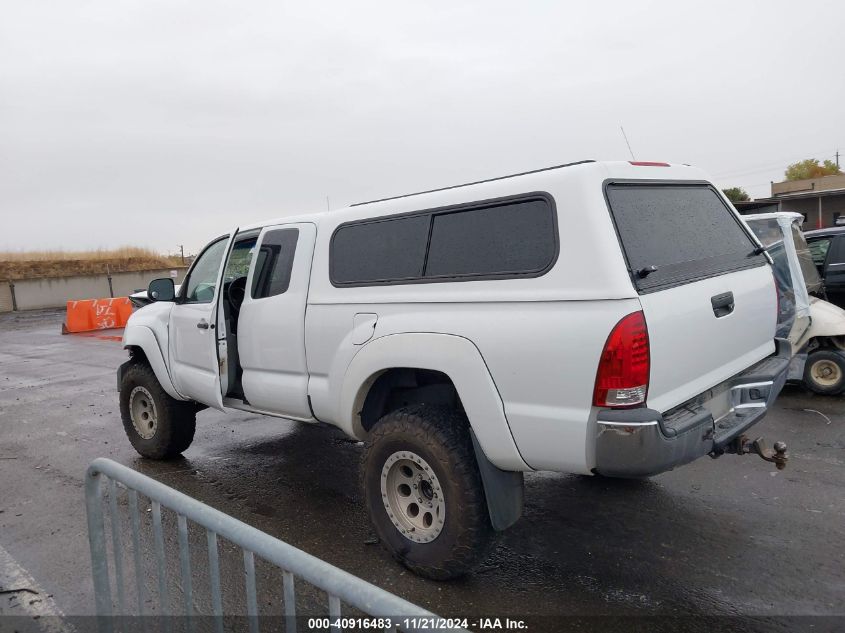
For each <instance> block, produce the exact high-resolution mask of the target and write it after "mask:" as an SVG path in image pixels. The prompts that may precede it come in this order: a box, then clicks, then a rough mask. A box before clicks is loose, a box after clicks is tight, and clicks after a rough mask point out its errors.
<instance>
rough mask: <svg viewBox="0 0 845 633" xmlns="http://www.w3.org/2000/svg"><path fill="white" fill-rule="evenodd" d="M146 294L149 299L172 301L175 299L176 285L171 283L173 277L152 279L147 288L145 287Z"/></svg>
mask: <svg viewBox="0 0 845 633" xmlns="http://www.w3.org/2000/svg"><path fill="white" fill-rule="evenodd" d="M147 296H149V298H150V301H174V300H175V299H176V287H175V286H174V285H173V279H171V278H170V277H163V278H161V279H153V280H152V281H151V282H150V286H149V288H147Z"/></svg>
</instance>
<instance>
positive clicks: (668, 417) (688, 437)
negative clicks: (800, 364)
mask: <svg viewBox="0 0 845 633" xmlns="http://www.w3.org/2000/svg"><path fill="white" fill-rule="evenodd" d="M776 343H777V350H776V352H775V354H774V355H772V356H769V357H768V358H765V359H763V360H762V361H760V362H759V363H757V364H756V365H752V366H751V367H749V368H748V369H746V370H745V371H743V372H741V373H739V374H737V375H735V376H733V377H731V378H729V379H728V380H726V381H725V382H723V383H721V384H720V385H717V386H715V387H713V389H710V390H708V391H707V392H705V393H702V394H699V395H698V396H696V397H695V398H692V399H690V400H689V401H687V402H685V403H684V404H682V405H681V406H679V407H676V408H675V409H673V410H672V411H669V412H666V413H660V412H658V411H655V410H653V409H621V410H619V409H616V410H613V409H600V410H599V412H598V416H597V418H596V422H597V426H598V434H597V437H596V466H595V468H594V471H595V472H596V473H598V474H601V475H607V476H609V477H647V476H649V475H656V474H658V473H662V472H665V471H667V470H671V469H673V468H675V467H677V466H681V465H683V464H687V463H689V462H691V461H693V460H695V459H698V458H699V457H702V456H704V455H708V454H710V453H713V452H716V453H718V452H720V451H721V449H722V448H723V447H724V446H726V445H727V444H729V443H730V442H731V441H732V440H733V439H734V438H736V437H737V436H739V435H741V434H742V433H744V432H745V431H746V430H748V429H749V428H750V427H751V426H753V425H754V424H756V423H757V422H759V421H760V420H762V419H763V417H764V416H765V415H766V412H767V411H768V410H769V408H770V407H771V406H772V404H773V403H774V401H775V399H776V398H777V396H778V394H779V393H780V391H781V389H782V388H783V385H784V383H786V379H787V375H788V373H789V361H790V356H791V350H790V345H789V342H788V341H785V340H782V339H776ZM714 411H715V412H724V413H721V414H717V416H714V413H713V412H714Z"/></svg>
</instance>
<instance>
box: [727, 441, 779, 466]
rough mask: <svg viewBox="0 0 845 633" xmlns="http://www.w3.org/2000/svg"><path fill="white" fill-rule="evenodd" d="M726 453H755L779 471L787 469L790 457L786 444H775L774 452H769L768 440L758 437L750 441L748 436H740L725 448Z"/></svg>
mask: <svg viewBox="0 0 845 633" xmlns="http://www.w3.org/2000/svg"><path fill="white" fill-rule="evenodd" d="M725 452H726V453H734V454H736V455H749V454H751V453H754V454H755V455H759V456H760V457H761V458H762V459H764V460H766V461H767V462H772V463H773V464H774V465H775V467H776V468H777V469H778V470H783V469H784V468H786V462H787V461H789V455H788V454H787V452H786V442H775V445H774V450H769V449H768V448H767V447H766V440H764V439H763V438H762V437H758V438H757V439H756V440H750V439H748V437H747V436H746V435H740V436H739V437H737V438H736V439H735V440H734V441H733V442H731V443H730V444H729V445H728V446H726V447H725Z"/></svg>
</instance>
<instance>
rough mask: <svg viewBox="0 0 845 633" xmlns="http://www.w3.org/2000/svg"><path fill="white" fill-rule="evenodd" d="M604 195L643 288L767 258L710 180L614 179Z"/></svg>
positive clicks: (630, 265) (636, 281)
mask: <svg viewBox="0 0 845 633" xmlns="http://www.w3.org/2000/svg"><path fill="white" fill-rule="evenodd" d="M605 195H606V197H607V203H608V207H609V208H610V213H611V216H612V218H613V222H614V224H615V226H616V232H617V234H618V236H619V241H620V243H621V245H622V250H623V252H624V254H625V259H626V261H627V263H628V270H629V272H630V274H631V279H632V281H633V283H634V287H635V288H636V289H637V290H638V291H639V292H640V294H645V293H648V292H655V291H658V290H663V289H666V288H670V287H673V286H680V285H683V284H687V283H690V282H693V281H697V280H700V279H705V278H707V277H714V276H716V275H722V274H725V273H728V272H733V271H736V270H742V269H745V268H754V267H756V266H763V265H765V264H766V263H767V260H766V258H765V256H764V255H763V254H762V253H755V251H756V249H757V244H756V242H754V240H753V239H752V237H751V235H750V233H749V231H748V230H747V229H746V227H744V226H743V225H742V223H741V221H740V220H739V219H738V218H737V217H736V215H735V214H734V212H733V211H731V209H730V208H729V207H728V206H727V205H726V204H725V202H724V201H723V200H722V198H721V196H720V195H719V194H718V193H717V191H716V190H715V189H714V188H713V186H712V185H710V184H708V183H683V182H681V183H679V182H649V181H614V182H609V183H606V185H605Z"/></svg>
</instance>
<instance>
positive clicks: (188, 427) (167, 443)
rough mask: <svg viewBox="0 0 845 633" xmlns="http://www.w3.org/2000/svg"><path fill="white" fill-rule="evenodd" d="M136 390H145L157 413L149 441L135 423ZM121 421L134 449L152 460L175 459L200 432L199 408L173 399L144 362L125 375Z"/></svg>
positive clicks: (134, 364)
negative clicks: (132, 408)
mask: <svg viewBox="0 0 845 633" xmlns="http://www.w3.org/2000/svg"><path fill="white" fill-rule="evenodd" d="M136 387H143V388H144V389H146V390H147V392H149V394H150V395H151V396H152V400H153V403H154V405H155V412H156V429H155V434H154V435H153V436H152V437H150V438H148V439H145V438H143V437H142V436H141V435H140V434H139V433H138V430H137V429H136V428H135V425H134V424H133V423H132V416H131V414H130V410H129V404H130V402H129V400H130V395H131V393H132V391H133V390H134V389H135V388H136ZM120 417H121V419H122V420H123V429H124V431H126V436H127V437H128V438H129V441H130V442H131V443H132V446H133V448H134V449H135V450H136V451H138V453H140V454H141V455H142V456H144V457H149V458H150V459H171V458H173V457H176V456H178V455H180V454H181V453H182V452H183V451H185V450H187V448H188V447H189V446H190V445H191V442H193V440H194V431H195V430H196V406H195V405H194V404H193V403H192V402H182V401H180V400H176V399H175V398H173V397H171V396H170V394H168V393H167V392H166V391H165V390H164V389H163V388H162V386H161V385H160V384H159V382H158V379H157V378H156V375H155V373H154V372H153V370H152V368H151V367H150V366H149V365H147V364H146V363H144V362H133V363H132V364H131V365H129V366H128V367H127V368H126V371H124V372H123V380H122V381H121V383H120Z"/></svg>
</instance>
